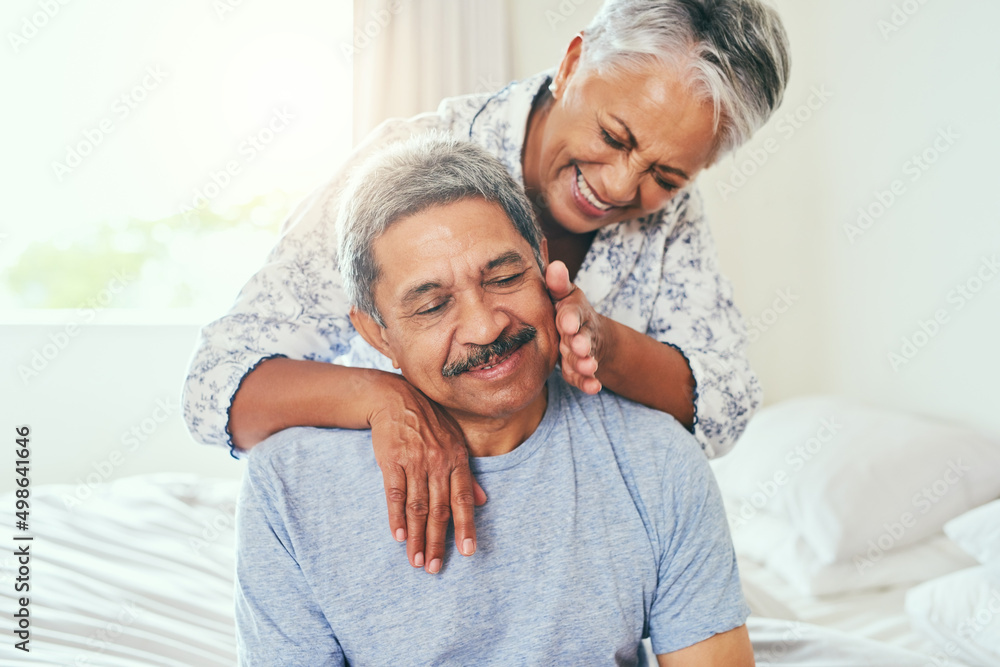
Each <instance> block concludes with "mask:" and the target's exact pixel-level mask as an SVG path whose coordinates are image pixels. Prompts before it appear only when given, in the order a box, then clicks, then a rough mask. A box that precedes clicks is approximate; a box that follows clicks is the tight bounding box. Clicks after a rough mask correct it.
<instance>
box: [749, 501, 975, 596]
mask: <svg viewBox="0 0 1000 667" xmlns="http://www.w3.org/2000/svg"><path fill="white" fill-rule="evenodd" d="M732 535H733V546H734V548H735V550H736V553H737V555H739V556H740V557H741V558H748V559H750V560H752V561H754V562H757V563H760V564H761V565H764V566H765V567H767V569H768V570H771V571H772V572H774V573H775V574H777V575H778V576H780V577H781V578H783V579H784V580H785V581H787V582H788V583H790V584H791V585H792V586H793V587H795V589H796V590H798V591H799V592H800V593H802V594H804V595H834V594H837V593H847V592H851V591H860V590H866V589H870V588H881V587H883V586H899V585H901V584H916V583H919V582H923V581H927V580H928V579H933V578H935V577H940V576H941V575H944V574H947V573H949V572H955V571H956V570H961V569H964V568H967V567H969V566H971V565H975V564H976V561H975V560H974V559H973V558H971V557H970V556H969V555H968V554H966V553H965V552H964V551H962V550H961V549H959V548H958V547H957V546H956V545H955V544H954V543H952V542H951V541H950V540H949V539H948V538H947V537H945V536H944V535H942V534H941V533H938V534H937V535H935V536H932V537H929V538H927V539H925V540H923V541H921V542H919V543H917V544H914V545H912V546H908V547H901V548H899V549H892V550H891V551H888V552H886V553H885V554H884V555H882V556H881V557H879V558H878V559H877V560H874V561H872V560H868V559H867V558H862V559H854V560H851V561H839V562H836V563H830V564H825V563H822V562H820V560H819V559H818V558H817V557H816V554H815V553H814V552H813V550H812V548H810V546H809V545H808V544H806V543H805V542H804V541H803V540H802V538H801V537H799V536H798V535H797V534H796V532H795V530H794V529H793V528H792V527H791V526H790V525H789V524H788V523H786V522H785V521H783V520H781V519H778V518H775V517H772V516H769V515H766V514H760V515H758V516H757V517H755V518H754V519H753V520H752V521H749V522H747V523H746V524H743V525H741V526H737V525H735V524H734V525H733V529H732Z"/></svg>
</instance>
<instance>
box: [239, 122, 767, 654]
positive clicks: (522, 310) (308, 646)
mask: <svg viewBox="0 0 1000 667" xmlns="http://www.w3.org/2000/svg"><path fill="white" fill-rule="evenodd" d="M344 198H345V201H346V202H348V203H347V204H346V205H345V206H344V208H343V209H342V211H341V214H340V215H341V217H340V220H339V222H338V225H339V227H338V229H339V233H340V256H339V264H340V270H341V273H342V275H343V280H344V288H345V290H346V292H347V295H348V297H349V298H350V299H351V302H352V303H353V304H354V307H355V308H354V310H353V311H352V321H353V323H354V325H355V327H356V328H357V330H358V331H359V332H360V334H361V335H362V336H363V337H364V339H365V340H366V341H367V342H368V343H369V344H371V345H372V346H374V347H375V348H376V349H378V350H379V351H380V352H381V353H382V354H384V355H385V356H386V357H387V358H388V359H389V360H391V362H392V364H393V365H394V366H395V367H396V368H398V369H399V370H400V371H401V373H402V375H403V376H404V377H405V378H406V379H407V380H408V381H409V382H410V383H412V384H413V385H414V386H416V387H417V388H418V389H419V390H420V391H422V392H423V393H424V394H426V395H427V396H428V397H429V398H430V399H431V401H433V402H434V403H435V404H436V405H438V406H440V407H441V415H440V418H441V419H445V420H448V421H452V422H453V425H454V427H456V428H459V429H461V432H462V434H463V435H464V437H465V439H466V441H467V442H468V445H469V451H470V452H471V454H472V459H471V465H472V468H473V471H474V472H475V474H476V478H477V479H478V480H479V481H480V483H481V485H482V487H483V489H484V490H485V492H486V494H487V495H488V496H489V502H487V503H486V504H485V505H484V506H482V507H481V508H480V509H479V510H478V513H477V537H476V539H475V540H473V539H466V540H464V542H463V544H461V545H458V546H457V548H455V549H454V550H452V551H446V555H445V558H444V559H443V562H440V563H431V564H430V567H429V568H428V569H429V570H430V571H431V572H435V573H436V574H435V575H434V576H428V575H427V574H424V573H423V572H421V571H420V570H418V569H414V568H413V567H412V566H411V565H410V564H408V563H407V562H406V560H405V559H404V558H401V557H400V550H402V549H404V548H405V547H404V546H403V545H401V544H399V543H397V542H394V541H393V540H392V539H391V538H390V537H389V536H386V538H385V539H383V540H381V541H375V542H374V543H373V541H372V539H371V536H372V535H374V534H377V533H379V532H381V531H380V530H379V527H380V526H381V524H382V521H383V516H384V514H385V511H386V500H385V496H384V492H383V491H384V488H383V482H382V475H381V474H380V472H379V470H378V468H377V465H376V463H375V459H374V455H373V453H372V447H371V433H370V432H369V431H348V430H327V429H312V428H294V429H289V430H285V431H282V432H280V433H278V434H276V435H274V436H272V437H271V438H269V439H268V440H267V441H265V442H264V443H262V444H261V445H258V446H257V447H256V448H255V449H253V450H252V452H251V455H250V463H249V468H248V470H247V475H246V478H245V482H244V487H243V492H242V496H241V500H240V506H239V515H238V540H239V544H238V562H237V578H238V584H237V622H238V628H239V643H240V654H241V661H242V663H243V664H248V665H268V666H273V665H286V664H287V665H309V666H310V667H311V666H314V665H321V664H323V665H325V664H334V665H339V664H354V665H388V664H394V665H411V664H412V665H431V664H434V665H440V664H454V665H467V664H477V665H478V664H484V665H512V664H527V665H548V664H622V665H625V664H644V663H645V654H644V652H643V650H642V647H641V640H642V639H643V638H644V637H647V636H648V637H650V638H651V644H652V648H653V651H654V652H655V653H656V654H657V656H658V660H659V663H660V664H661V665H699V666H700V665H725V666H726V667H731V666H734V665H737V666H738V665H752V664H753V654H752V650H751V647H750V642H749V639H748V637H747V633H746V629H745V626H744V623H745V621H746V618H747V615H748V613H749V610H748V608H747V605H746V603H745V602H744V600H743V597H742V593H741V590H740V582H739V575H738V572H737V567H736V560H735V555H734V553H733V548H732V543H731V541H730V537H729V533H728V529H727V526H726V521H725V516H724V512H723V508H722V502H721V499H720V495H719V492H718V488H717V486H716V484H715V480H714V478H713V477H712V474H711V472H710V470H709V467H708V462H707V460H706V458H705V455H704V454H703V452H702V450H701V447H700V446H699V445H698V443H697V441H696V440H695V439H694V437H693V436H691V435H690V433H688V432H687V431H686V430H685V429H684V428H683V427H682V426H681V425H680V424H679V423H678V422H677V421H676V420H674V418H673V417H671V416H669V415H667V414H665V413H663V412H659V411H656V410H652V409H649V408H645V407H643V406H640V405H638V404H635V403H632V402H630V401H627V400H625V399H622V398H620V397H618V396H616V395H614V394H611V393H608V392H603V393H601V394H598V395H587V394H584V393H582V392H580V391H579V390H577V389H575V388H572V387H570V386H569V385H567V384H566V383H565V382H564V381H563V379H562V378H561V375H560V374H559V373H554V372H553V369H554V368H555V365H556V362H557V360H558V357H559V349H558V344H559V343H558V335H557V333H556V328H555V322H554V309H553V305H552V302H551V301H550V299H549V297H548V294H547V292H546V288H545V281H544V273H543V272H544V266H545V262H546V250H545V245H544V242H543V241H542V237H541V234H540V231H539V229H538V227H537V225H536V224H535V222H534V220H533V218H532V214H531V208H530V205H529V204H528V203H527V201H526V200H525V198H524V196H523V194H522V193H521V191H520V189H519V188H518V187H517V185H516V184H515V183H514V182H513V181H512V180H511V178H510V176H509V175H508V174H507V172H506V171H505V169H504V168H503V166H502V165H501V164H500V163H499V162H497V161H496V160H495V158H493V157H491V156H489V155H488V154H486V153H485V151H483V150H482V149H480V148H478V147H477V146H475V145H473V144H471V143H456V142H454V141H452V140H443V139H437V138H424V139H416V140H411V141H409V142H406V143H404V144H399V145H396V146H393V147H390V148H389V149H388V150H387V151H384V152H382V153H380V154H378V155H375V156H373V157H372V158H371V159H369V160H368V161H367V162H366V163H365V164H364V165H363V167H362V168H361V169H360V171H359V172H358V173H357V174H355V176H354V178H353V180H352V182H351V184H350V186H349V187H348V190H347V192H345V195H344ZM331 259H332V258H331ZM419 423H420V420H417V419H414V425H415V426H416V425H418V424H419ZM449 543H450V542H449ZM462 556H465V557H462Z"/></svg>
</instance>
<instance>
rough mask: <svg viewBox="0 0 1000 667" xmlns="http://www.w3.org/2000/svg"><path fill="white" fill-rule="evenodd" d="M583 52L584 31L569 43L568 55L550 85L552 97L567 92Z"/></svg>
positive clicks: (557, 96) (557, 97)
mask: <svg viewBox="0 0 1000 667" xmlns="http://www.w3.org/2000/svg"><path fill="white" fill-rule="evenodd" d="M582 52H583V33H582V32H581V33H578V34H577V35H576V37H574V38H573V40H572V41H571V42H570V43H569V46H568V47H567V48H566V55H564V56H563V59H562V62H560V63H559V69H558V70H556V76H555V78H554V79H553V80H552V83H551V84H550V85H549V90H550V91H552V97H554V98H556V99H559V96H560V95H562V94H564V93H565V91H566V86H567V85H568V84H569V81H570V79H572V78H573V74H574V73H576V70H577V67H578V66H579V64H580V54H581V53H582Z"/></svg>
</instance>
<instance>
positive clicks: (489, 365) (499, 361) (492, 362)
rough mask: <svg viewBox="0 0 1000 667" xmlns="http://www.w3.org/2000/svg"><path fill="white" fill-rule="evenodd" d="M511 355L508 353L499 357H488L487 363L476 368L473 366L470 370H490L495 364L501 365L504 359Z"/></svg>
mask: <svg viewBox="0 0 1000 667" xmlns="http://www.w3.org/2000/svg"><path fill="white" fill-rule="evenodd" d="M509 356H510V355H509V354H507V355H504V356H503V357H499V358H498V357H493V358H492V359H488V360H487V361H486V363H485V364H483V365H482V366H476V367H475V368H471V369H469V370H473V371H488V370H489V369H491V368H493V367H494V366H499V365H500V364H502V363H503V362H504V360H506V359H507V357H509Z"/></svg>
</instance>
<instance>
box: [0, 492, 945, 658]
mask: <svg viewBox="0 0 1000 667" xmlns="http://www.w3.org/2000/svg"><path fill="white" fill-rule="evenodd" d="M237 490H238V484H237V483H236V482H232V481H216V480H207V479H200V478H197V477H194V476H187V475H166V474H164V475H146V476H140V477H133V478H127V479H123V480H119V481H116V482H113V483H108V484H105V485H103V486H102V487H100V488H98V489H97V490H96V491H94V492H93V493H92V495H91V496H90V497H89V498H87V499H85V500H83V501H81V502H80V503H79V505H78V506H75V507H67V503H66V499H67V498H73V499H75V498H76V496H75V492H76V489H74V488H73V487H71V486H47V487H38V488H35V489H32V504H31V520H30V530H29V531H28V533H27V534H31V535H34V536H35V539H34V541H33V542H32V543H31V544H32V546H31V580H30V584H31V591H30V594H29V597H30V600H31V603H30V612H31V633H32V634H31V640H30V644H29V646H30V649H31V651H30V652H29V653H24V652H22V651H18V650H15V649H14V648H13V644H14V638H13V635H12V634H10V631H9V629H6V628H5V629H4V631H3V636H5V637H6V639H4V641H3V643H2V644H0V663H2V664H4V665H7V664H16V665H22V664H25V665H81V666H82V665H90V666H95V665H100V666H106V667H126V666H127V667H133V666H138V665H164V666H169V667H197V666H202V665H205V666H214V665H233V664H235V659H236V643H235V638H234V625H233V609H232V606H233V605H232V587H233V569H234V567H233V555H234V549H233V524H234V510H235V499H236V494H237ZM14 520H15V519H14V516H13V499H12V497H11V495H10V494H7V495H5V496H4V497H2V498H0V522H2V524H3V525H5V526H13V525H14ZM10 544H13V542H10ZM3 551H4V553H5V554H6V556H4V557H2V558H0V604H2V606H3V608H4V609H13V608H14V600H15V598H16V597H17V595H18V594H15V593H14V587H13V584H14V581H13V578H14V577H15V576H16V574H15V568H16V563H15V561H14V558H13V556H11V555H10V554H11V552H12V549H7V548H4V549H3ZM743 567H744V568H745V569H744V572H745V575H746V580H747V583H748V585H747V593H748V598H749V600H750V602H751V606H752V607H753V608H754V610H755V616H753V617H751V620H750V622H749V623H748V626H749V628H750V633H751V639H752V640H753V642H754V649H755V654H756V655H757V659H758V664H759V665H786V666H788V665H797V666H801V667H848V666H851V665H867V666H869V667H881V666H885V667H890V666H892V667H904V666H908V665H913V666H918V665H919V666H921V667H922V666H924V665H928V666H929V665H935V664H937V663H934V662H932V661H931V660H930V659H929V658H928V657H927V655H926V654H925V655H920V654H916V653H909V652H906V651H901V650H900V648H919V647H918V646H915V645H910V644H909V643H908V642H905V641H903V642H901V641H898V640H899V638H900V637H902V636H903V635H905V634H906V633H905V632H904V631H903V628H902V627H901V626H900V622H901V613H902V612H901V609H902V602H901V596H896V593H893V594H891V595H888V596H885V597H882V598H877V597H876V598H858V599H856V600H854V601H853V602H852V603H851V605H853V606H851V605H848V604H847V603H846V602H843V601H841V602H839V603H837V604H833V605H832V606H831V607H829V608H828V609H826V610H825V611H824V607H823V606H822V605H821V604H819V603H815V604H813V606H812V607H809V606H808V605H805V606H803V604H802V603H801V601H800V600H792V602H793V603H794V604H797V605H798V606H797V607H796V606H794V604H793V605H789V604H787V603H786V602H785V601H783V600H782V599H781V596H780V595H774V594H772V593H773V592H774V591H779V592H780V581H779V582H772V581H769V580H768V577H767V574H766V573H764V574H761V572H757V571H754V570H753V566H752V565H751V564H746V565H744V566H743ZM894 596H895V597H894ZM838 605H839V606H838ZM865 605H873V606H871V607H870V608H868V607H866V606H865ZM761 613H764V614H770V615H772V616H778V617H784V619H782V618H777V619H769V618H761V617H760V616H759V614H761ZM803 616H809V618H803ZM8 618H10V617H8ZM804 620H813V621H819V622H824V621H835V623H831V625H833V626H834V627H838V628H840V629H842V630H851V629H852V626H853V630H855V631H858V630H860V631H861V632H860V634H861V635H863V636H867V637H869V638H873V639H880V638H881V639H889V640H891V643H893V644H895V645H896V646H895V647H894V646H890V645H889V644H886V643H878V642H874V641H871V639H863V638H858V637H857V636H856V635H855V636H852V635H848V634H841V633H839V632H838V631H837V630H831V629H825V628H820V627H816V626H813V625H810V624H808V623H803V622H801V621H804ZM883 625H884V627H882V626H883ZM907 632H908V631H907ZM911 639H912V637H911ZM942 664H944V663H942ZM951 664H955V663H951Z"/></svg>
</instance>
